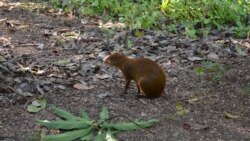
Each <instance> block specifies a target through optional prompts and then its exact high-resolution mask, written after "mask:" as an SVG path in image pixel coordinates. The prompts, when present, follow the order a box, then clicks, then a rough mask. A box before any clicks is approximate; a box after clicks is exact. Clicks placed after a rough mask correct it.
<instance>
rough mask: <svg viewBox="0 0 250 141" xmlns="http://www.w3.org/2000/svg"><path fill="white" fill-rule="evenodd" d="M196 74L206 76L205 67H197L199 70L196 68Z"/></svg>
mask: <svg viewBox="0 0 250 141" xmlns="http://www.w3.org/2000/svg"><path fill="white" fill-rule="evenodd" d="M196 72H197V73H198V74H199V75H202V74H204V69H203V67H201V66H199V67H197V68H196Z"/></svg>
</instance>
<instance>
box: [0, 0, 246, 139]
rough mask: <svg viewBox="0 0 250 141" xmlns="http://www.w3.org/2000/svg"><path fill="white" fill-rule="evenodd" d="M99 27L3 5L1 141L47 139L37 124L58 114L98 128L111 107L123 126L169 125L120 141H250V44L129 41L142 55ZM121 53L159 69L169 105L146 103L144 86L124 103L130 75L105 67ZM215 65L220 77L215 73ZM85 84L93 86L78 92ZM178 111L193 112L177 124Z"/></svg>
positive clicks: (171, 38)
mask: <svg viewBox="0 0 250 141" xmlns="http://www.w3.org/2000/svg"><path fill="white" fill-rule="evenodd" d="M98 25H99V20H98V19H97V18H94V17H92V18H87V17H86V18H76V17H74V16H72V15H70V14H68V15H65V14H60V12H58V11H56V10H53V9H52V8H46V7H39V6H38V5H37V4H32V3H29V2H27V1H22V0H21V1H8V0H2V1H0V76H1V77H0V119H1V120H0V140H3V141H12V140H14V141H23V140H28V138H30V137H32V136H34V134H36V133H39V131H41V129H42V128H41V127H40V126H39V125H38V124H36V123H35V120H37V119H55V116H54V115H53V114H52V113H51V112H50V110H49V107H50V106H51V105H55V106H57V107H59V108H62V109H65V110H67V111H70V112H72V113H74V114H75V115H79V114H80V112H81V110H82V109H84V110H85V111H86V112H88V113H89V115H90V117H91V118H93V119H98V118H99V113H100V109H101V107H102V106H107V107H108V109H109V112H110V116H111V117H117V116H118V117H119V116H120V118H116V119H113V121H128V119H131V120H133V119H143V120H147V119H151V118H156V119H159V120H160V123H159V124H156V125H155V126H153V127H151V128H149V129H147V130H146V129H143V130H137V131H133V132H125V133H122V134H120V135H119V136H118V140H120V141H129V140H132V141H175V140H176V141H196V140H202V141H249V140H250V98H249V96H250V40H249V39H235V38H233V37H232V36H228V35H227V34H224V33H221V34H218V35H208V36H206V37H202V38H199V39H197V40H190V39H187V38H186V37H183V36H177V35H173V34H171V33H168V32H166V31H152V30H145V31H143V35H142V37H136V36H135V35H134V34H133V31H128V32H129V33H128V39H129V40H131V41H132V42H133V45H132V48H131V49H126V48H125V47H123V46H124V44H123V41H122V40H123V39H120V37H121V38H123V36H122V33H123V32H126V31H124V30H117V29H109V30H110V31H112V32H111V34H107V30H103V29H101V28H99V27H98ZM119 34H121V36H120V37H119ZM116 35H117V36H118V37H119V38H117V36H116ZM115 36H116V37H115ZM114 50H116V51H122V52H124V53H127V54H129V55H130V56H132V57H142V56H143V57H149V58H152V59H154V60H155V61H156V62H158V63H159V64H160V65H161V66H162V68H163V69H164V71H165V72H166V75H167V83H166V88H165V91H164V94H163V96H162V97H160V98H157V99H147V98H140V99H138V98H137V97H136V94H137V93H136V92H137V90H136V87H135V84H134V83H132V85H131V86H130V88H129V90H128V94H126V95H123V96H122V95H121V94H122V91H123V86H124V78H123V76H122V74H121V73H120V72H119V71H118V70H117V69H115V68H112V67H109V66H106V65H104V64H103V63H102V59H103V57H104V56H105V55H107V54H108V53H110V52H112V51H114ZM196 57H199V58H198V59H197V58H196ZM200 59H202V60H200ZM209 63H210V64H211V63H213V64H218V66H219V67H218V66H217V67H212V68H211V67H210V69H209V68H207V69H206V66H209ZM199 67H202V68H203V71H202V72H203V74H200V75H199V74H198V71H197V68H199ZM220 68H221V69H220ZM220 74H221V75H220ZM83 82H84V83H83ZM77 83H82V84H85V83H86V84H87V85H86V87H84V88H83V89H77V88H75V87H74V85H75V84H77ZM100 94H103V95H104V97H100ZM39 97H45V98H46V100H47V107H46V108H45V109H44V110H41V111H40V112H37V113H29V112H28V111H27V105H29V104H30V103H31V102H32V101H33V100H34V99H37V98H39ZM178 107H179V108H180V107H181V108H182V109H183V110H184V111H186V112H180V111H179V114H177V113H178ZM125 117H126V118H125Z"/></svg>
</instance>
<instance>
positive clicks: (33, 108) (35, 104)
mask: <svg viewBox="0 0 250 141" xmlns="http://www.w3.org/2000/svg"><path fill="white" fill-rule="evenodd" d="M46 103H47V101H46V99H45V98H41V99H38V100H34V101H32V103H31V104H30V105H29V106H28V107H27V110H28V112H31V113H36V112H38V111H40V110H42V109H44V108H45V107H46Z"/></svg>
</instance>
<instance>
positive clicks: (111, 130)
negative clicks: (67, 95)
mask: <svg viewBox="0 0 250 141" xmlns="http://www.w3.org/2000/svg"><path fill="white" fill-rule="evenodd" d="M51 111H52V112H53V113H54V114H56V115H57V116H59V117H60V118H61V119H60V120H56V121H47V120H38V121H37V122H38V124H40V125H42V126H45V127H47V128H49V129H60V130H62V131H63V133H61V134H56V135H43V136H42V138H43V139H41V140H45V141H72V140H75V139H80V140H84V141H92V140H95V141H105V140H109V141H111V140H112V141H115V140H116V139H115V137H116V136H117V134H118V133H121V132H124V131H131V130H136V129H142V128H147V127H150V126H152V125H154V124H156V123H158V120H156V119H150V120H148V121H139V120H135V121H132V122H120V123H113V122H108V121H109V119H110V118H109V113H108V109H107V108H106V107H103V108H102V111H101V114H100V119H99V120H98V121H95V120H91V119H90V118H89V116H88V114H87V113H86V112H82V115H81V117H77V116H74V115H72V114H71V113H69V112H67V111H65V110H61V109H58V108H56V107H54V106H53V107H51Z"/></svg>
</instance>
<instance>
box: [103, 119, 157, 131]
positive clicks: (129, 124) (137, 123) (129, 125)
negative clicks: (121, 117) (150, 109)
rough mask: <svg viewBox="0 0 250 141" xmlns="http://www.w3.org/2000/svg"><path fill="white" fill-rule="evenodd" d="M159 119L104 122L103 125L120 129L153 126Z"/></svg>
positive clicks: (126, 129)
mask: <svg viewBox="0 0 250 141" xmlns="http://www.w3.org/2000/svg"><path fill="white" fill-rule="evenodd" d="M158 122H159V121H158V120H156V119H150V120H148V121H134V122H121V123H104V124H103V127H104V128H107V129H117V130H122V131H129V130H136V129H142V128H147V127H150V126H153V125H154V124H156V123H158Z"/></svg>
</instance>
